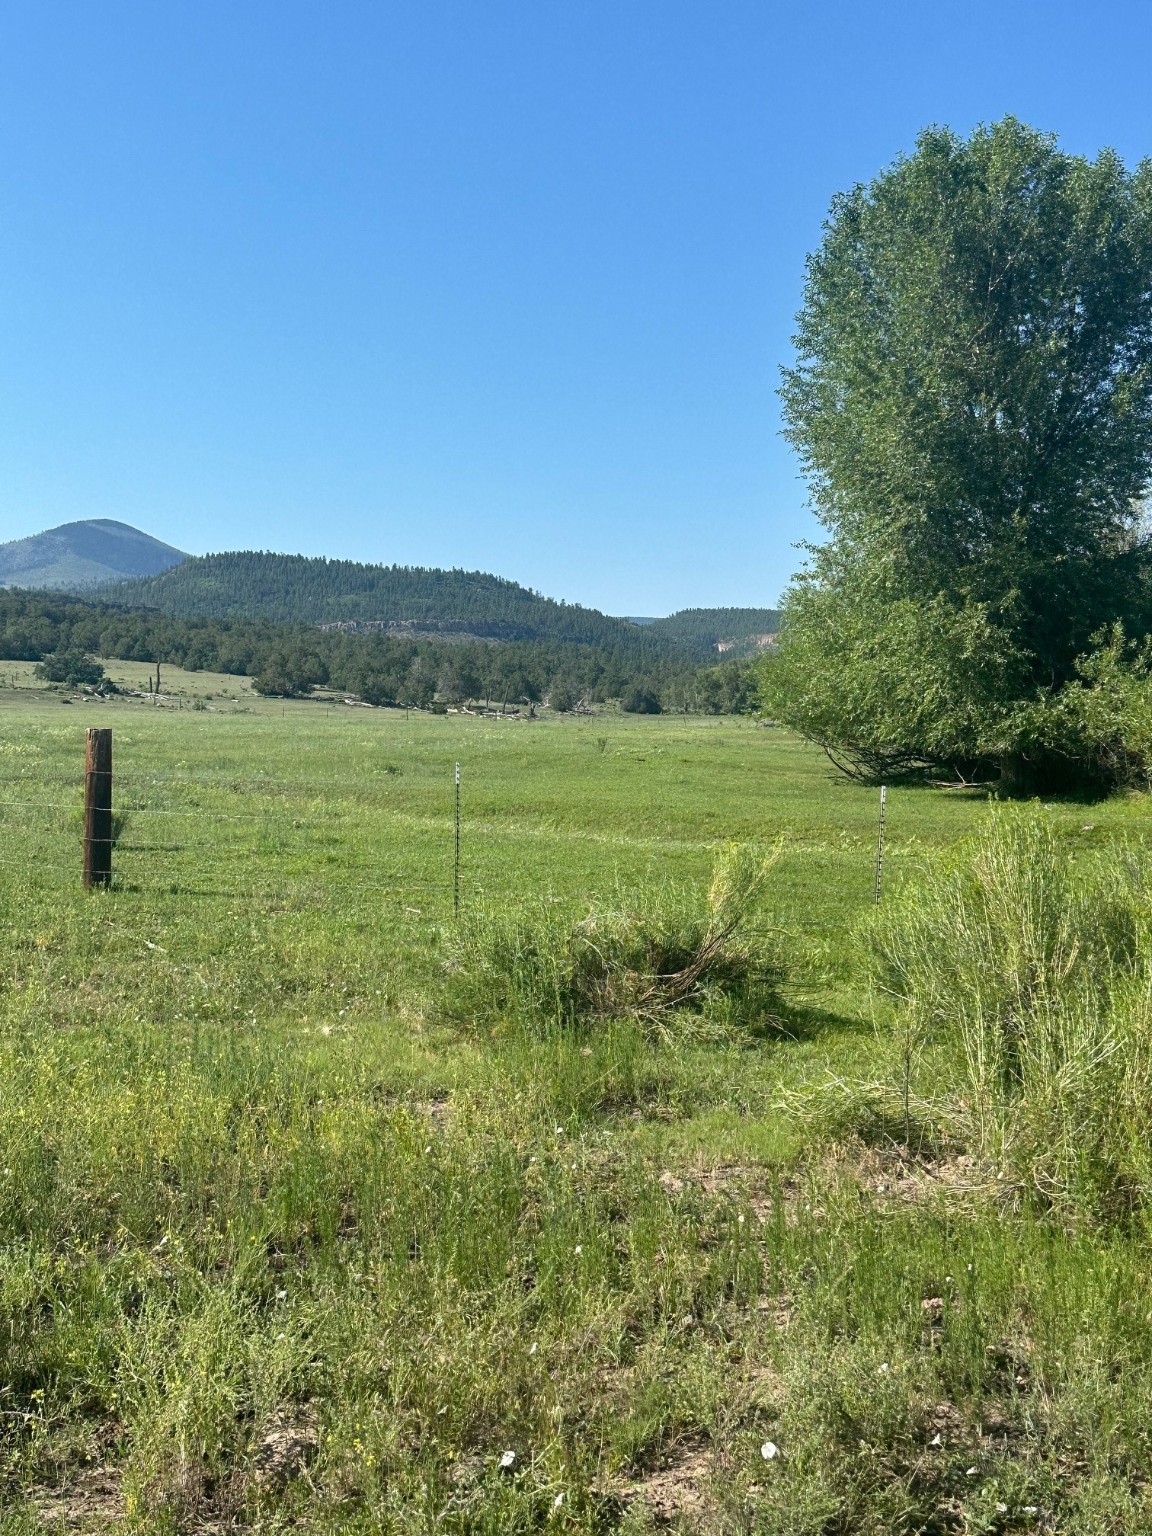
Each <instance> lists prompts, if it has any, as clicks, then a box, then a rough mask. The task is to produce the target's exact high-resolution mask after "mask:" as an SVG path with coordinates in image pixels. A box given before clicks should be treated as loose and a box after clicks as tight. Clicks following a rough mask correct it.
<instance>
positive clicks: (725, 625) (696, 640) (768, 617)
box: [645, 608, 780, 658]
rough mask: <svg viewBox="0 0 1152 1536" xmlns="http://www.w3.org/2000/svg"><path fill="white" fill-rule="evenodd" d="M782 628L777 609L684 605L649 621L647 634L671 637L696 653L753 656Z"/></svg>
mask: <svg viewBox="0 0 1152 1536" xmlns="http://www.w3.org/2000/svg"><path fill="white" fill-rule="evenodd" d="M779 628H780V612H779V610H778V609H776V608H682V609H681V610H680V612H679V613H673V614H671V615H670V616H669V617H668V618H666V619H652V620H648V621H645V633H646V634H649V635H652V636H654V637H655V638H656V639H664V640H670V641H672V642H673V643H674V644H677V645H679V646H681V647H683V648H684V649H685V650H688V651H691V652H693V653H694V654H696V655H705V654H709V653H711V654H713V655H717V656H729V657H732V658H735V657H738V656H752V655H755V654H756V652H757V651H760V650H763V649H764V648H765V647H766V646H767V645H768V644H769V643H770V641H769V638H768V637H769V636H774V635H775V634H776V631H777V630H778V629H779Z"/></svg>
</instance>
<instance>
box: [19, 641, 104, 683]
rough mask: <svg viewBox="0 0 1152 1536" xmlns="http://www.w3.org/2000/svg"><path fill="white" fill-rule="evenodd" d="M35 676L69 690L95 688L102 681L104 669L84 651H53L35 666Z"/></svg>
mask: <svg viewBox="0 0 1152 1536" xmlns="http://www.w3.org/2000/svg"><path fill="white" fill-rule="evenodd" d="M36 676H37V677H39V678H43V679H44V680H45V681H46V682H49V683H65V684H67V686H68V687H69V688H82V687H90V688H95V687H96V686H97V685H98V684H99V683H102V682H103V681H104V668H103V667H102V666H101V664H100V663H99V662H98V661H97V660H96V659H95V657H92V656H88V655H86V654H85V652H84V651H78V650H65V651H54V652H53V653H52V654H51V655H49V656H45V658H44V660H43V661H41V662H40V663H39V664H38V665H37V667H36Z"/></svg>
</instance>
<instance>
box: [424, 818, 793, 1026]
mask: <svg viewBox="0 0 1152 1536" xmlns="http://www.w3.org/2000/svg"><path fill="white" fill-rule="evenodd" d="M774 862H775V853H769V854H765V853H764V852H763V851H762V850H758V849H755V848H753V847H750V846H747V845H740V846H733V847H731V848H729V849H728V850H726V852H725V853H724V854H722V855H721V857H720V858H719V859H718V860H717V863H716V868H715V872H714V874H713V878H712V882H711V885H710V887H709V889H708V891H707V895H706V897H705V899H704V900H703V901H702V900H701V899H700V893H699V892H698V891H696V890H692V889H685V888H684V887H681V886H674V885H671V884H669V885H664V886H661V887H658V888H654V889H648V890H645V891H642V892H640V893H638V894H636V895H633V896H625V895H622V896H621V898H620V900H619V901H618V902H616V903H614V904H613V905H611V906H595V907H593V908H592V909H591V910H590V911H589V912H588V913H587V914H586V915H585V916H584V917H583V918H581V919H580V920H579V921H577V922H575V923H574V922H573V921H572V920H571V917H570V916H569V915H567V914H565V912H564V911H563V909H562V908H561V907H560V906H559V905H558V904H556V903H552V902H549V901H543V902H536V903H525V904H523V905H521V906H518V907H513V908H512V909H511V910H508V909H502V908H493V909H489V910H484V911H481V912H478V913H475V914H473V915H472V916H470V917H469V918H467V919H466V920H465V921H464V923H463V924H462V926H461V929H460V931H459V934H458V936H457V939H456V942H455V944H454V947H453V951H452V954H451V957H450V960H449V966H448V973H447V985H446V989H445V1001H444V1006H445V1012H446V1014H447V1015H448V1016H449V1017H450V1018H453V1019H455V1020H456V1021H458V1022H466V1023H472V1024H477V1025H480V1026H489V1027H491V1026H493V1025H497V1024H499V1023H500V1022H503V1021H516V1022H519V1023H523V1024H527V1025H529V1026H533V1025H544V1026H546V1027H549V1026H555V1025H562V1026H563V1025H588V1024H592V1023H594V1022H596V1021H598V1020H608V1019H624V1018H627V1019H633V1020H637V1021H639V1022H641V1023H642V1024H643V1025H644V1026H645V1027H646V1028H647V1029H649V1030H650V1031H653V1032H656V1033H662V1032H664V1031H666V1030H668V1029H669V1028H670V1027H671V1019H672V1016H673V1015H676V1014H684V1013H687V1014H692V1015H695V1016H696V1017H697V1018H698V1019H701V1020H706V1021H708V1022H710V1023H711V1024H712V1025H713V1026H715V1027H723V1025H725V1024H731V1023H737V1022H739V1023H743V1024H747V1023H749V1022H753V1021H755V1020H757V1019H762V1018H763V1017H764V1015H765V1014H766V1013H767V1012H768V1011H769V1008H770V1003H771V1000H772V997H773V995H774V989H775V987H776V986H777V984H778V983H779V981H780V979H781V969H780V966H779V963H778V959H777V957H776V955H775V954H774V953H773V952H771V951H770V948H769V946H768V944H767V943H766V942H765V940H764V937H763V935H761V934H758V933H754V932H753V931H752V929H751V927H750V918H751V916H752V912H753V909H754V907H755V905H756V902H757V899H758V897H759V896H760V894H761V892H762V890H763V887H764V883H765V880H766V878H767V875H768V872H769V870H770V869H771V866H772V864H773V863H774Z"/></svg>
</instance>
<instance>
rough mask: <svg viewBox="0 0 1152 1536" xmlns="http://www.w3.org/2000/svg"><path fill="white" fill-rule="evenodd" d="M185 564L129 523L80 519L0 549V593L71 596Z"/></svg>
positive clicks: (175, 553)
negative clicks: (66, 591)
mask: <svg viewBox="0 0 1152 1536" xmlns="http://www.w3.org/2000/svg"><path fill="white" fill-rule="evenodd" d="M186 558H187V557H186V556H185V555H184V553H183V552H182V551H181V550H179V549H174V548H173V547H172V545H171V544H162V543H161V542H160V540H159V539H154V538H152V536H151V534H147V533H142V532H141V531H140V529H139V528H133V527H132V526H131V525H130V524H128V523H120V522H117V521H116V520H115V519H114V518H110V517H92V518H85V519H83V520H81V521H80V522H75V523H61V524H60V525H59V527H57V528H46V529H45V530H44V532H43V533H35V534H32V535H31V537H30V538H27V539H13V540H12V541H11V543H8V544H0V587H38V588H46V587H67V588H70V589H71V590H73V591H76V590H79V589H83V588H85V587H94V586H99V585H100V584H101V583H103V582H109V581H117V580H121V579H124V578H126V577H132V576H157V575H159V573H160V572H161V571H166V570H168V568H169V567H170V566H173V565H179V564H180V562H181V561H182V560H184V559H186Z"/></svg>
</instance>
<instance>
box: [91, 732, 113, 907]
mask: <svg viewBox="0 0 1152 1536" xmlns="http://www.w3.org/2000/svg"><path fill="white" fill-rule="evenodd" d="M111 880H112V732H111V731H110V730H109V729H107V727H97V726H89V727H88V738H87V742H86V745H85V754H84V884H85V886H86V887H88V888H91V887H92V886H94V885H108V884H109V883H110V882H111Z"/></svg>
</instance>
